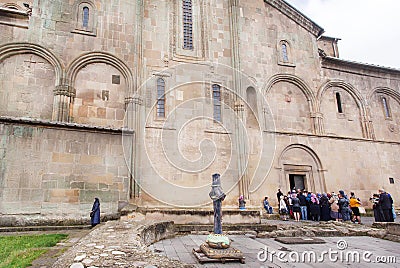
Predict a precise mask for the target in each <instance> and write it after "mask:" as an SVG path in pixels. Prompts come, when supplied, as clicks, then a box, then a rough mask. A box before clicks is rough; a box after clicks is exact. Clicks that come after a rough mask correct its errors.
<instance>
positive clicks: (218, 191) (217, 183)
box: [209, 173, 226, 201]
mask: <svg viewBox="0 0 400 268" xmlns="http://www.w3.org/2000/svg"><path fill="white" fill-rule="evenodd" d="M209 195H210V198H211V199H212V200H213V201H215V200H218V199H221V198H222V200H223V199H224V198H225V196H226V195H225V194H224V192H223V191H222V187H221V179H220V175H219V174H218V173H215V174H213V175H212V184H211V192H210V194H209Z"/></svg>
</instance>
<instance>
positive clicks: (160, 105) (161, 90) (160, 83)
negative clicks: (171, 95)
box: [157, 78, 165, 117]
mask: <svg viewBox="0 0 400 268" xmlns="http://www.w3.org/2000/svg"><path fill="white" fill-rule="evenodd" d="M157 117H165V81H164V79H162V78H158V79H157Z"/></svg>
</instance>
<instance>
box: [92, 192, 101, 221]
mask: <svg viewBox="0 0 400 268" xmlns="http://www.w3.org/2000/svg"><path fill="white" fill-rule="evenodd" d="M99 223H100V201H99V199H98V198H97V197H95V198H94V203H93V206H92V211H90V224H92V227H94V226H96V225H97V224H99Z"/></svg>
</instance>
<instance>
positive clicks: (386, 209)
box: [379, 189, 394, 222]
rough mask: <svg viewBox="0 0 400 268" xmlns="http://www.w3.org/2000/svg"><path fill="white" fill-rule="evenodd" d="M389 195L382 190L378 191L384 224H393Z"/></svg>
mask: <svg viewBox="0 0 400 268" xmlns="http://www.w3.org/2000/svg"><path fill="white" fill-rule="evenodd" d="M390 199H391V198H390V197H389V195H388V194H387V193H386V192H385V190H383V189H379V206H380V207H381V209H382V212H383V217H384V221H385V222H393V221H394V220H393V212H392V202H391V201H390Z"/></svg>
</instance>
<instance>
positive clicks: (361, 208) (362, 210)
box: [358, 207, 367, 214]
mask: <svg viewBox="0 0 400 268" xmlns="http://www.w3.org/2000/svg"><path fill="white" fill-rule="evenodd" d="M358 211H359V212H360V214H366V213H367V212H366V211H365V208H364V207H358Z"/></svg>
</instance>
